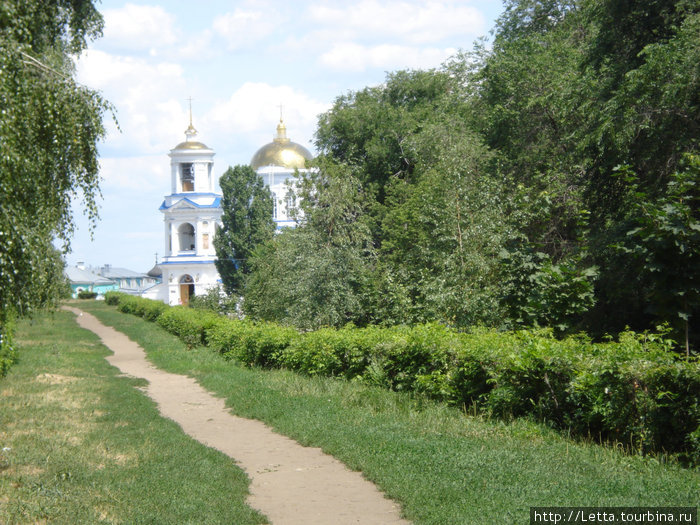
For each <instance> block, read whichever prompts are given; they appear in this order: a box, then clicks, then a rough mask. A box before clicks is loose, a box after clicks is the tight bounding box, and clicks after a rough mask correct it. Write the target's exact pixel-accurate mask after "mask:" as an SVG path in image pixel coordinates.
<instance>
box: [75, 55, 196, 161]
mask: <svg viewBox="0 0 700 525" xmlns="http://www.w3.org/2000/svg"><path fill="white" fill-rule="evenodd" d="M77 72H78V80H79V82H81V83H83V84H85V85H87V86H89V87H91V88H94V89H98V90H101V91H103V92H104V95H105V97H106V98H107V100H109V101H110V102H111V103H112V104H113V105H114V106H115V108H116V110H117V119H118V121H119V127H120V128H121V133H118V132H116V130H115V129H114V128H113V127H110V135H109V145H110V148H112V149H113V150H117V151H120V152H121V154H131V155H133V154H134V153H136V152H140V153H151V154H154V153H162V152H164V151H168V150H169V149H170V148H172V147H173V146H174V143H173V138H174V134H173V129H180V128H182V129H183V130H184V128H185V127H187V111H186V109H185V106H186V103H185V100H184V99H183V100H178V99H177V98H176V97H177V96H178V95H181V94H183V93H188V90H187V85H186V84H187V83H186V81H185V79H184V71H183V68H182V66H180V65H179V64H175V63H171V62H156V63H152V62H151V61H149V60H148V59H144V58H133V57H123V56H115V55H111V54H109V53H105V52H103V51H97V50H90V51H88V52H86V53H83V55H81V57H80V60H79V61H78V67H77Z"/></svg>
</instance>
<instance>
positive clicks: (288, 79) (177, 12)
mask: <svg viewBox="0 0 700 525" xmlns="http://www.w3.org/2000/svg"><path fill="white" fill-rule="evenodd" d="M98 8H99V9H100V11H101V12H102V14H103V16H104V18H105V28H104V35H103V37H102V38H100V39H98V40H96V41H95V42H93V43H92V44H91V45H90V47H89V49H88V50H87V51H86V52H85V53H83V55H81V57H80V58H79V60H78V62H77V76H78V81H79V82H81V83H82V84H84V85H87V86H89V87H91V88H93V89H97V90H99V91H100V92H102V94H103V95H104V96H105V98H106V99H107V100H109V101H110V102H111V103H112V104H113V106H114V108H115V115H116V118H117V121H118V123H119V125H118V128H117V126H116V125H115V124H113V123H112V122H111V119H108V131H109V132H108V135H107V137H106V139H105V141H104V142H103V143H102V144H101V145H100V165H101V175H102V185H101V189H102V195H103V197H102V199H101V200H100V216H101V218H100V221H99V223H98V225H97V228H96V229H95V232H94V239H92V240H91V238H90V234H89V231H88V223H87V220H86V219H85V218H84V216H83V215H82V213H81V212H80V211H79V209H80V203H79V202H77V203H76V206H75V215H76V223H77V226H78V228H77V231H76V233H75V236H74V238H73V241H72V253H70V254H68V256H67V262H68V264H70V265H73V264H75V263H76V262H78V261H83V262H85V263H87V264H88V265H92V266H100V265H103V264H106V263H108V264H111V265H112V266H119V267H126V268H129V269H132V270H135V271H143V272H145V271H147V270H149V269H150V268H151V267H152V266H153V263H154V261H155V254H156V253H158V256H159V258H160V257H161V256H162V254H163V247H164V241H163V217H162V214H161V213H160V212H159V211H158V207H159V206H160V204H161V202H162V200H163V196H164V195H165V194H167V193H169V190H170V159H169V157H168V156H167V154H168V152H169V150H170V149H171V148H173V147H174V146H175V145H176V144H178V143H179V142H181V141H183V140H184V130H185V128H186V127H187V125H188V122H189V116H188V100H187V99H188V98H189V97H192V113H193V123H194V126H195V128H197V130H198V131H199V136H198V139H199V140H201V141H202V142H204V143H205V144H207V145H208V146H210V147H211V148H212V149H214V150H215V152H216V156H215V158H214V161H215V163H214V172H215V173H216V174H217V175H221V174H222V173H223V172H224V171H225V170H226V168H227V167H228V166H233V165H236V164H247V163H248V162H249V161H250V159H251V157H252V156H253V154H254V153H255V151H256V150H257V149H258V148H259V147H260V146H262V145H264V144H265V143H267V142H269V141H270V140H272V137H273V135H274V133H275V126H276V125H277V122H278V120H279V111H280V110H279V106H280V105H282V106H283V112H284V120H285V124H286V125H287V133H288V135H289V137H290V138H291V139H292V140H293V141H295V142H298V143H300V144H302V145H304V146H306V147H308V148H309V149H310V150H311V151H313V150H314V148H313V144H312V140H313V133H314V131H315V127H316V122H317V117H318V115H319V114H320V113H322V112H324V111H326V110H327V109H329V108H330V106H331V105H332V103H333V101H334V100H335V98H336V97H338V96H340V95H342V94H346V93H348V92H350V91H356V90H359V89H362V88H364V87H366V86H373V85H377V84H381V83H382V81H383V80H384V78H385V76H386V72H389V71H396V70H399V69H419V68H420V69H426V68H432V67H438V66H439V65H440V64H441V63H442V62H443V61H444V60H445V59H447V58H449V57H450V56H451V55H453V54H455V53H456V52H457V51H458V50H459V49H464V50H469V49H471V48H472V45H473V42H474V40H476V39H477V38H479V37H481V36H486V35H487V34H488V32H489V31H490V30H491V29H492V27H493V25H494V21H495V19H496V18H497V17H498V15H499V14H500V12H501V11H502V4H501V0H481V1H476V0H474V1H471V0H464V1H450V0H443V1H431V0H426V1H416V0H385V1H378V0H358V1H356V0H346V1H336V0H316V1H313V0H310V1H265V0H250V1H241V2H232V1H222V0H201V1H200V2H198V3H197V5H195V2H182V1H174V0H173V1H160V2H155V1H154V2H139V1H133V2H123V1H117V0H104V1H102V2H101V3H99V4H98Z"/></svg>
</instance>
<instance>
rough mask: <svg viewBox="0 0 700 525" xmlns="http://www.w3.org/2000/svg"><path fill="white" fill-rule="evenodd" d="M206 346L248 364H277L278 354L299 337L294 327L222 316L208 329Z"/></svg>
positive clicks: (279, 359)
mask: <svg viewBox="0 0 700 525" xmlns="http://www.w3.org/2000/svg"><path fill="white" fill-rule="evenodd" d="M207 336H208V340H209V346H211V347H212V348H213V349H214V350H216V351H217V352H219V353H221V354H223V355H225V356H226V357H230V358H235V359H237V360H238V361H240V362H241V363H244V364H246V365H248V366H262V367H268V368H270V367H279V366H281V365H282V362H281V356H282V354H283V352H284V351H285V349H286V348H287V347H288V346H289V345H290V344H291V343H292V341H294V340H296V339H298V338H299V333H298V332H297V331H296V330H295V329H294V328H289V327H284V326H280V325H276V324H273V323H252V322H250V321H239V320H233V319H225V320H222V321H221V322H219V323H216V324H215V325H214V326H213V327H212V328H210V329H209V330H208V332H207Z"/></svg>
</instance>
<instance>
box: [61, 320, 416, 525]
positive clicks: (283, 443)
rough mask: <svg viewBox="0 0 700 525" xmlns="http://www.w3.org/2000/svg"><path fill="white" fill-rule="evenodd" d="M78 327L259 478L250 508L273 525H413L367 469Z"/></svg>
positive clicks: (100, 331)
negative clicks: (246, 414)
mask: <svg viewBox="0 0 700 525" xmlns="http://www.w3.org/2000/svg"><path fill="white" fill-rule="evenodd" d="M64 308H65V309H66V310H69V311H71V312H73V313H74V314H76V315H77V316H78V317H77V322H78V324H79V325H80V326H81V327H83V328H86V329H88V330H91V331H93V332H95V333H96V334H97V335H99V336H100V338H102V341H103V343H104V344H105V345H106V346H107V347H108V348H109V349H110V350H112V352H114V355H112V356H110V357H108V358H107V360H108V361H109V362H110V363H111V364H112V365H114V366H116V367H117V368H119V369H120V370H121V371H122V372H124V373H125V374H128V375H131V376H134V377H140V378H143V379H146V380H147V381H148V382H149V385H148V389H147V393H148V395H149V396H150V397H151V398H152V399H153V400H154V401H155V402H156V403H157V404H158V408H159V410H160V412H161V414H162V415H163V416H165V417H167V418H170V419H172V420H173V421H175V422H176V423H178V424H179V425H180V426H181V427H182V429H183V430H184V431H185V432H186V433H187V434H188V435H190V436H192V437H193V438H195V439H196V440H198V441H200V442H202V443H204V444H205V445H207V446H210V447H212V448H215V449H217V450H220V451H221V452H223V453H224V454H226V455H228V456H230V457H231V458H233V459H234V460H235V461H236V463H237V464H238V465H239V466H240V467H241V468H242V469H244V470H245V471H246V473H247V474H248V476H249V477H250V479H251V487H250V490H251V495H250V497H249V498H248V504H249V505H251V506H252V507H254V508H256V509H258V510H260V511H261V512H262V513H263V514H265V515H266V516H267V517H268V518H269V519H270V521H271V522H272V523H273V525H296V524H299V525H312V524H319V525H331V524H332V525H336V524H337V525H340V524H358V523H360V524H362V525H373V524H377V525H392V524H406V525H408V524H409V522H408V521H405V520H402V519H401V518H400V517H399V512H400V511H399V507H398V505H397V504H395V503H394V502H392V501H391V500H389V499H387V498H385V497H384V496H383V495H382V493H381V492H379V490H378V489H377V488H376V487H375V486H374V485H373V484H372V483H370V482H369V481H367V480H366V479H364V478H363V477H362V475H361V474H360V473H359V472H352V471H350V470H348V468H347V467H346V466H345V465H343V464H342V463H341V462H339V461H338V460H336V459H335V458H333V457H331V456H328V455H327V454H324V453H323V452H321V450H320V449H318V448H309V447H302V446H301V445H299V444H298V443H297V442H296V441H293V440H292V439H289V438H287V437H285V436H282V435H280V434H276V433H275V432H273V431H272V430H271V429H270V428H268V427H267V426H265V425H264V424H263V423H261V422H259V421H256V420H251V419H244V418H240V417H237V416H234V415H232V414H231V413H230V412H229V411H228V410H227V409H226V407H225V405H224V401H223V399H220V398H217V397H214V396H213V395H212V394H210V393H209V392H207V391H206V390H204V389H203V388H202V387H201V386H199V384H198V383H197V382H196V381H195V380H194V379H192V378H190V377H186V376H181V375H177V374H170V373H168V372H164V371H162V370H159V369H157V368H155V367H154V366H153V365H152V364H151V363H150V362H148V361H147V360H146V355H145V353H144V351H143V349H142V348H141V347H140V346H138V345H137V344H136V343H134V342H133V341H131V340H130V339H129V338H128V337H126V336H125V335H124V334H122V333H121V332H118V331H116V330H114V329H113V328H111V327H108V326H105V325H103V324H102V323H100V322H99V321H98V320H97V319H96V318H95V317H94V316H92V315H90V314H88V313H86V312H83V311H81V310H79V309H77V308H70V307H64Z"/></svg>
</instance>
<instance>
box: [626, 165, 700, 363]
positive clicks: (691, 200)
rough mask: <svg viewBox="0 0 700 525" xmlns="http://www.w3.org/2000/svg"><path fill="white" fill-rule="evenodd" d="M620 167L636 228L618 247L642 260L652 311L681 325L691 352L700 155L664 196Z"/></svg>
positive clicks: (697, 307) (698, 298)
mask: <svg viewBox="0 0 700 525" xmlns="http://www.w3.org/2000/svg"><path fill="white" fill-rule="evenodd" d="M620 171H621V173H622V174H624V175H625V178H626V180H627V182H628V183H629V184H630V185H631V186H632V191H631V202H630V205H629V210H630V213H629V222H628V224H629V226H630V227H631V229H630V230H629V231H627V234H626V238H625V239H624V241H623V242H622V243H621V244H620V245H619V246H618V248H619V249H620V250H622V251H624V252H625V253H628V254H630V255H631V256H632V257H634V258H636V259H638V260H639V261H640V262H641V268H640V270H641V271H640V275H639V282H641V283H644V285H645V286H644V289H645V292H646V294H647V297H646V304H647V305H648V307H649V309H650V312H651V313H652V314H653V315H654V316H655V317H656V319H657V320H659V321H663V322H667V323H669V324H670V325H671V326H672V327H674V328H676V330H677V332H676V334H675V335H676V338H677V339H678V340H679V341H684V342H685V351H686V354H687V355H690V336H691V329H690V322H691V319H692V318H694V317H695V316H697V315H698V314H699V313H700V157H699V156H697V155H688V156H687V157H686V165H685V167H684V169H683V170H681V171H679V172H676V173H674V174H673V175H672V177H671V179H670V181H669V182H668V184H667V185H666V191H665V193H664V195H663V196H661V197H659V198H658V199H650V196H649V195H648V194H647V193H646V192H644V191H643V190H642V189H641V188H640V185H639V183H638V180H637V177H636V176H635V174H634V173H632V172H630V171H629V170H626V169H621V170H620ZM679 325H680V327H682V328H680V327H679ZM679 328H680V329H679Z"/></svg>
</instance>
